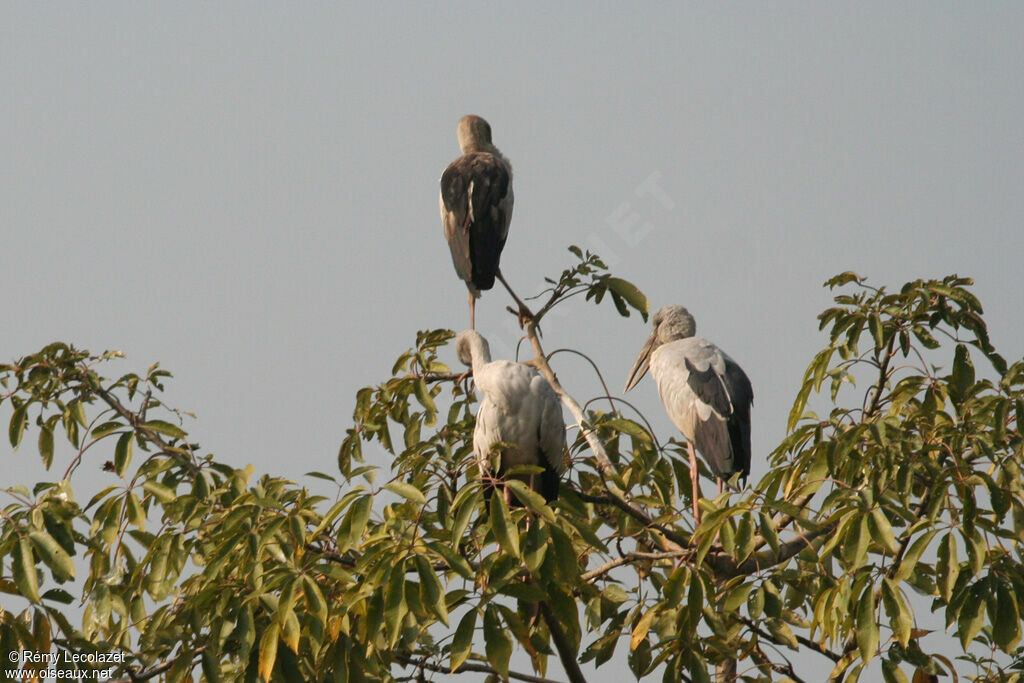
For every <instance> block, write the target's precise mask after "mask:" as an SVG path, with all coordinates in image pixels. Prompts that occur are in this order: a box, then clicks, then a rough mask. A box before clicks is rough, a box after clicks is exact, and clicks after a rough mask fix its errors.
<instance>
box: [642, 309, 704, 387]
mask: <svg viewBox="0 0 1024 683" xmlns="http://www.w3.org/2000/svg"><path fill="white" fill-rule="evenodd" d="M651 325H652V327H653V328H654V329H653V330H652V331H651V336H649V337H648V338H647V341H646V342H645V343H644V347H643V348H642V349H641V350H640V355H639V356H637V357H636V362H635V363H633V369H632V370H630V371H629V377H628V378H626V391H629V390H630V389H632V388H633V387H635V386H636V385H637V383H638V382H639V381H640V380H641V379H643V377H644V375H646V374H647V368H648V366H649V364H650V362H651V354H652V353H654V350H655V349H656V348H658V347H659V346H661V345H662V344H667V343H669V342H671V341H675V340H676V339H686V338H687V337H692V336H693V335H695V334H697V323H696V321H694V319H693V316H692V315H690V312H689V311H688V310H686V309H685V308H683V307H682V306H665V307H663V308H659V309H658V310H657V311H655V312H654V316H653V317H652V318H651Z"/></svg>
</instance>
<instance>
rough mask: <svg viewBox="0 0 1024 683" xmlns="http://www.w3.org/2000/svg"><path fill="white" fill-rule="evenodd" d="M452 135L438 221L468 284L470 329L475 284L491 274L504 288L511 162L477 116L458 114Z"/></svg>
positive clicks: (480, 286) (489, 282) (488, 280)
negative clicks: (454, 145)
mask: <svg viewBox="0 0 1024 683" xmlns="http://www.w3.org/2000/svg"><path fill="white" fill-rule="evenodd" d="M458 136H459V147H460V148H461V149H462V156H460V157H459V158H458V159H456V160H455V161H453V162H452V163H451V164H449V165H448V168H446V169H445V171H444V173H443V174H442V175H441V221H442V222H443V223H444V236H445V239H447V240H448V247H449V248H450V249H451V252H452V262H453V263H454V264H455V272H456V273H458V274H459V277H460V278H462V279H463V280H465V281H466V287H467V288H468V289H469V326H470V327H471V328H473V329H476V315H475V304H476V300H477V299H478V298H479V297H480V292H481V290H485V289H490V288H491V287H493V286H494V278H495V277H497V278H498V279H499V280H501V282H502V284H504V285H505V287H506V288H508V283H507V282H505V279H504V278H503V277H502V275H501V269H500V268H499V266H498V264H499V261H500V260H501V250H502V248H503V247H504V246H505V238H506V237H508V224H509V221H510V220H512V203H513V196H512V164H510V163H509V162H508V159H506V158H505V157H504V156H502V154H501V152H500V151H498V148H497V147H495V146H494V145H493V144H492V143H491V126H490V125H489V124H488V123H487V121H484V120H483V119H482V118H480V117H479V116H474V115H472V114H470V115H469V116H463V117H462V119H461V120H460V121H459V129H458ZM509 291H510V292H511V289H509ZM513 296H514V295H513Z"/></svg>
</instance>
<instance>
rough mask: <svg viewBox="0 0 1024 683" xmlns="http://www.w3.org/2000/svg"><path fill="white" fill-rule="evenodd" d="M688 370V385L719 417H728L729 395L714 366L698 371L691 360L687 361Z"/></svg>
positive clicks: (710, 365)
mask: <svg viewBox="0 0 1024 683" xmlns="http://www.w3.org/2000/svg"><path fill="white" fill-rule="evenodd" d="M686 370H687V372H688V373H689V374H688V375H687V377H686V383H687V384H688V385H689V387H690V390H691V391H693V393H695V394H696V395H697V398H699V399H700V400H701V401H703V402H704V403H707V404H708V405H709V406H711V407H712V408H714V409H715V412H717V413H718V414H719V415H728V414H729V412H730V401H729V394H728V393H727V392H726V389H725V385H724V384H723V383H722V379H721V378H720V377H719V376H718V373H717V372H715V368H714V366H713V365H712V364H710V363H709V364H708V367H707V368H706V369H704V370H698V369H697V367H696V366H695V365H694V364H693V361H692V360H690V359H689V358H687V359H686Z"/></svg>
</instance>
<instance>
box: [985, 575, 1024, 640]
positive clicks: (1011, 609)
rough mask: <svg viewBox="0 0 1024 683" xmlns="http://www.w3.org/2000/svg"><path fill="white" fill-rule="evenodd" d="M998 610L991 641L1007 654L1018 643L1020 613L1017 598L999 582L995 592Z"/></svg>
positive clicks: (1002, 582)
mask: <svg viewBox="0 0 1024 683" xmlns="http://www.w3.org/2000/svg"><path fill="white" fill-rule="evenodd" d="M996 598H997V602H998V604H999V609H998V611H997V612H996V623H995V624H994V626H993V628H992V639H993V640H995V642H996V645H998V646H999V647H1000V649H1002V651H1003V652H1005V653H1007V654H1013V649H1014V647H1015V646H1016V645H1017V643H1018V642H1020V635H1021V634H1020V628H1021V624H1020V612H1019V611H1018V609H1017V598H1016V596H1015V595H1014V594H1013V591H1011V590H1010V589H1009V587H1008V586H1007V584H1006V582H1005V581H1000V582H999V588H998V589H997V590H996Z"/></svg>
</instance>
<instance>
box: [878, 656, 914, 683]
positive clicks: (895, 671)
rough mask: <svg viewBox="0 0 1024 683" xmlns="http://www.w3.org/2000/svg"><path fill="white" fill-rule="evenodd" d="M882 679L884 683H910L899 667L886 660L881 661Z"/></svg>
mask: <svg viewBox="0 0 1024 683" xmlns="http://www.w3.org/2000/svg"><path fill="white" fill-rule="evenodd" d="M882 679H883V680H884V681H885V683H910V681H908V680H907V675H906V674H905V673H903V672H902V671H901V670H900V667H899V666H898V665H896V664H894V663H892V662H890V661H889V660H888V659H883V660H882Z"/></svg>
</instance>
